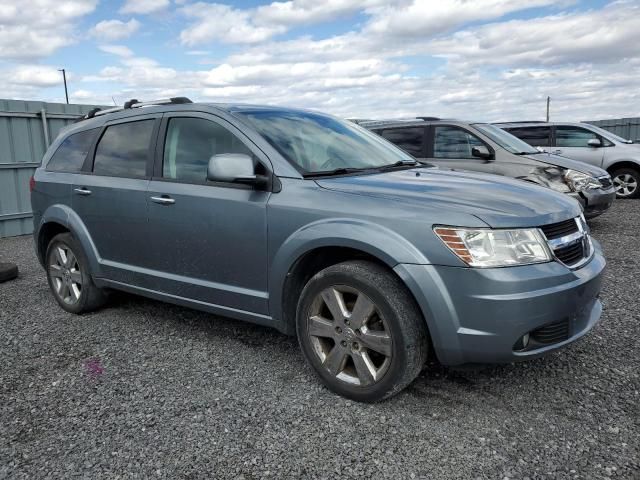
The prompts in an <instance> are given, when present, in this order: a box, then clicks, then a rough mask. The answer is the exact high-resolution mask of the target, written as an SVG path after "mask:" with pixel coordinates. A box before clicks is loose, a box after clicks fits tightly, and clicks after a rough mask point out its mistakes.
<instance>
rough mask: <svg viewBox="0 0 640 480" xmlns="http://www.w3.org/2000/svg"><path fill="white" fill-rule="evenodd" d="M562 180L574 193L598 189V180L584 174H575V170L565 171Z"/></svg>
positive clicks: (599, 185)
mask: <svg viewBox="0 0 640 480" xmlns="http://www.w3.org/2000/svg"><path fill="white" fill-rule="evenodd" d="M564 179H565V181H566V182H567V185H569V188H571V190H573V191H574V192H581V191H582V190H590V189H594V188H600V187H601V186H602V185H601V184H600V180H598V179H597V178H594V177H592V176H591V175H587V174H586V173H582V172H577V171H576V170H567V172H566V173H565V174H564Z"/></svg>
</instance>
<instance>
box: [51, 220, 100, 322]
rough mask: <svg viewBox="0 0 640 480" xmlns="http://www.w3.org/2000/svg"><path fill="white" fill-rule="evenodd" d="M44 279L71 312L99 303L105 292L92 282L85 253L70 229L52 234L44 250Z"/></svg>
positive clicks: (94, 306) (90, 307) (92, 308)
mask: <svg viewBox="0 0 640 480" xmlns="http://www.w3.org/2000/svg"><path fill="white" fill-rule="evenodd" d="M46 268H47V280H48V282H49V287H50V288H51V291H52V292H53V296H54V297H55V299H56V301H57V302H58V304H59V305H60V306H61V307H62V308H63V309H65V310H66V311H67V312H70V313H84V312H89V311H91V310H95V309H96V308H98V307H100V306H102V305H103V304H104V302H105V299H106V295H105V293H104V291H103V290H102V289H100V288H98V287H96V285H95V284H94V283H93V279H92V278H91V275H90V274H89V271H88V262H87V257H86V255H85V254H84V251H83V250H82V247H80V244H79V243H78V242H77V241H76V239H75V238H73V236H72V235H71V234H70V233H61V234H59V235H56V236H55V237H53V239H52V240H51V242H50V243H49V247H48V248H47V254H46Z"/></svg>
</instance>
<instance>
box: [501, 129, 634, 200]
mask: <svg viewBox="0 0 640 480" xmlns="http://www.w3.org/2000/svg"><path fill="white" fill-rule="evenodd" d="M495 125H496V126H498V127H500V128H502V129H504V130H506V131H507V132H509V133H511V134H512V135H515V136H516V137H518V138H520V139H521V140H524V141H525V142H527V143H528V144H529V145H532V146H534V147H541V148H544V149H545V150H547V151H548V152H549V153H553V154H555V155H562V156H565V157H569V158H571V159H573V160H579V161H582V162H585V163H590V164H591V165H596V166H598V167H600V168H603V169H605V170H606V171H607V172H609V174H610V175H611V177H612V179H613V184H614V187H615V190H616V196H617V197H618V198H640V145H639V144H635V143H633V142H632V141H631V140H626V139H624V138H621V137H619V136H617V135H615V134H613V133H611V132H609V131H607V130H604V129H602V128H600V127H596V126H595V125H590V124H588V123H569V122H507V123H496V124H495Z"/></svg>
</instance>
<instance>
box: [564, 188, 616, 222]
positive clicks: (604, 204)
mask: <svg viewBox="0 0 640 480" xmlns="http://www.w3.org/2000/svg"><path fill="white" fill-rule="evenodd" d="M569 195H570V196H571V197H573V198H575V199H576V200H577V201H578V202H579V203H580V205H582V209H583V210H584V216H585V217H586V218H593V217H597V216H598V215H600V214H603V213H604V212H606V211H607V210H609V207H611V204H612V203H613V200H614V199H615V198H616V191H615V189H614V188H613V186H611V187H609V188H597V189H594V190H584V191H582V192H580V193H570V194H569Z"/></svg>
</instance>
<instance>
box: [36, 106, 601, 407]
mask: <svg viewBox="0 0 640 480" xmlns="http://www.w3.org/2000/svg"><path fill="white" fill-rule="evenodd" d="M32 204H33V210H34V217H33V218H34V227H35V229H34V237H35V246H36V251H37V254H38V258H39V259H40V261H41V263H42V265H43V266H44V268H45V270H46V274H47V279H48V282H49V285H50V288H51V291H52V293H53V295H54V297H55V299H56V301H57V302H58V304H59V305H60V306H61V307H62V308H63V309H65V310H66V311H68V312H73V313H83V312H86V311H90V310H92V309H96V308H98V307H100V306H101V305H103V304H104V301H105V300H106V297H105V292H106V289H118V290H124V291H128V292H132V293H136V294H140V295H144V296H147V297H151V298H155V299H159V300H164V301H167V302H171V303H176V304H179V305H184V306H188V307H192V308H197V309H200V310H204V311H206V312H211V313H216V314H221V315H225V316H229V317H233V318H237V319H240V320H245V321H249V322H255V323H259V324H261V325H267V326H271V327H274V328H277V329H279V330H280V331H282V332H285V333H288V334H292V335H294V334H295V335H297V337H298V340H299V343H300V346H301V349H302V352H303V354H304V357H305V358H306V359H307V361H308V362H309V364H310V365H311V366H312V367H313V369H314V370H315V371H316V372H317V374H318V376H319V377H320V378H321V379H322V381H323V382H324V383H325V384H326V385H327V386H328V387H329V388H331V389H332V390H333V391H335V392H338V393H340V394H342V395H345V396H347V397H349V398H353V399H356V400H361V401H376V400H380V399H383V398H386V397H389V396H391V395H393V394H395V393H397V392H399V391H400V390H401V389H402V388H404V387H405V386H406V385H408V384H409V383H410V382H411V381H412V380H413V379H414V378H415V377H416V376H417V375H418V373H419V372H420V370H421V369H422V367H423V366H424V364H425V361H426V358H427V353H428V352H429V351H430V349H433V351H434V353H435V356H436V357H437V358H438V359H439V360H440V362H442V363H443V364H445V365H460V364H464V363H482V362H511V361H515V360H524V359H528V358H534V357H537V356H540V355H543V354H545V353H548V352H551V351H554V350H556V349H558V348H561V347H563V346H565V345H567V344H569V343H571V342H573V341H574V340H576V339H578V338H580V337H581V336H582V335H584V334H586V333H587V332H588V331H589V330H590V329H591V328H592V327H593V326H594V325H595V324H596V323H597V321H598V319H599V317H600V313H601V311H602V306H601V303H600V301H599V300H598V294H599V292H600V288H601V282H602V278H603V270H604V268H605V260H604V257H603V255H602V252H601V250H600V247H599V245H598V243H597V242H596V241H595V240H592V238H591V236H590V234H589V229H588V227H587V225H586V223H585V221H584V218H583V217H582V215H581V211H580V207H579V206H578V204H577V203H576V202H575V201H573V200H571V199H570V198H568V197H567V196H565V195H561V194H558V193H555V192H553V191H552V190H550V189H547V188H540V187H538V186H536V185H532V184H529V185H527V184H526V183H524V182H520V181H516V180H512V179H507V178H504V177H498V176H495V175H485V174H479V173H473V172H452V171H450V170H442V169H438V168H433V167H426V166H423V165H420V164H419V163H418V162H416V161H415V159H413V158H412V157H411V156H409V155H408V154H406V153H404V152H403V151H402V150H400V149H398V148H396V147H395V146H393V145H392V144H390V143H389V142H387V141H385V140H383V139H382V138H380V137H378V136H377V135H374V134H373V133H371V132H369V131H367V130H365V129H362V128H360V127H358V126H357V125H355V124H352V123H350V122H347V121H343V120H340V119H337V118H335V117H332V116H330V115H324V114H321V113H315V112H309V111H304V110H295V109H286V108H276V107H260V106H251V105H219V104H194V103H191V102H189V101H188V100H186V99H171V100H167V101H163V102H159V101H158V102H151V104H145V103H139V102H135V101H131V102H127V105H126V108H124V109H122V108H120V109H114V110H111V111H109V110H107V111H98V112H95V111H94V112H92V113H91V114H89V115H88V118H86V119H83V120H82V121H80V122H78V123H76V124H75V125H73V126H71V127H70V128H68V129H67V130H65V131H64V132H62V133H61V134H60V135H59V137H58V138H57V139H56V140H55V141H54V142H53V143H52V145H51V147H50V149H49V150H48V151H47V153H46V154H45V156H44V159H43V163H42V166H41V167H39V168H38V169H37V170H36V172H35V174H34V178H33V181H32ZM271 367H272V366H271ZM271 367H270V366H265V368H271ZM283 368H286V367H283Z"/></svg>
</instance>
